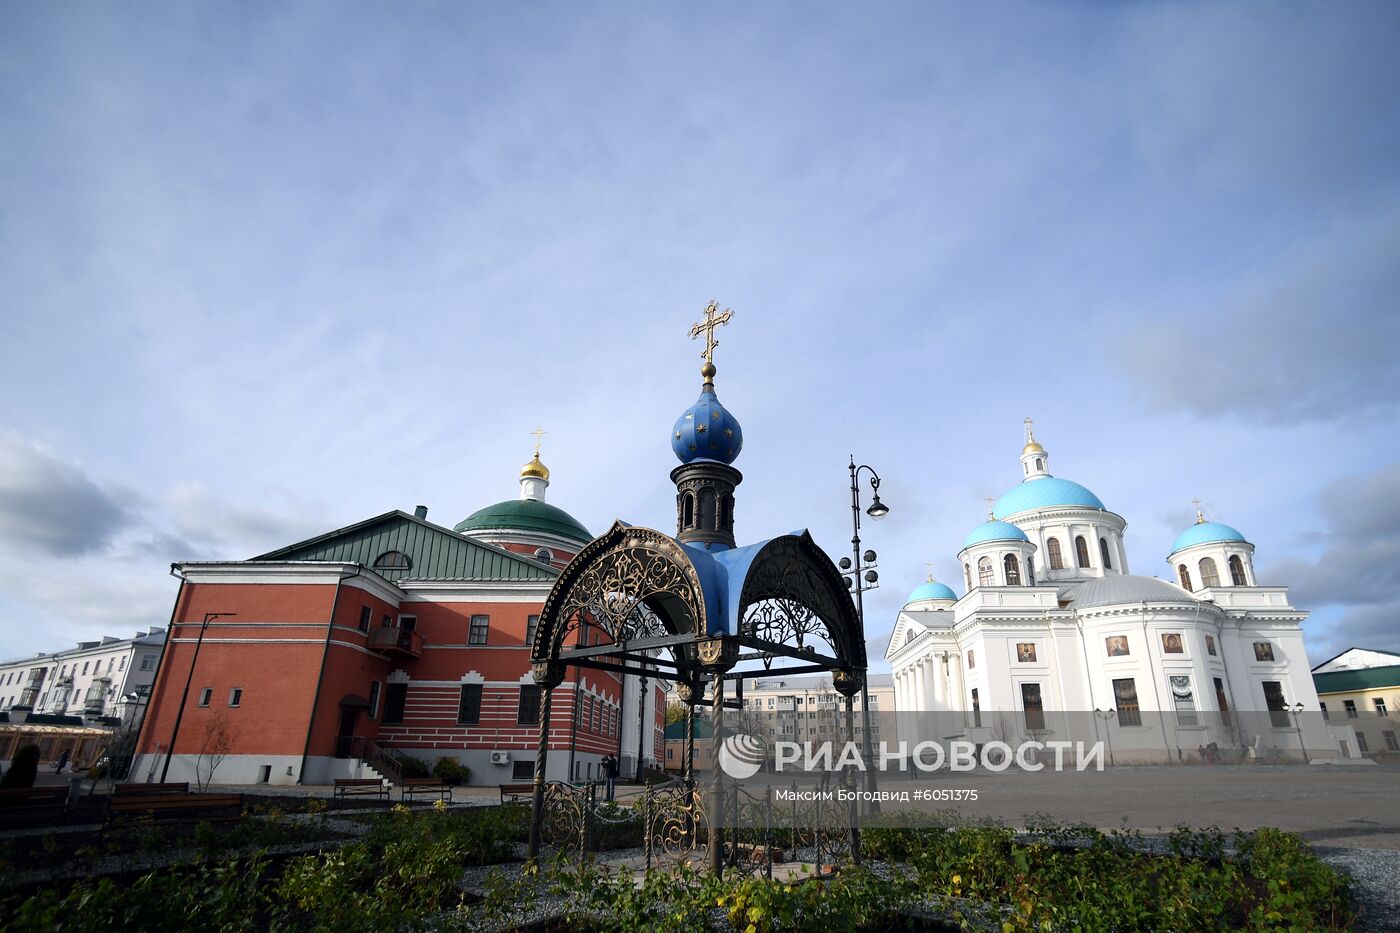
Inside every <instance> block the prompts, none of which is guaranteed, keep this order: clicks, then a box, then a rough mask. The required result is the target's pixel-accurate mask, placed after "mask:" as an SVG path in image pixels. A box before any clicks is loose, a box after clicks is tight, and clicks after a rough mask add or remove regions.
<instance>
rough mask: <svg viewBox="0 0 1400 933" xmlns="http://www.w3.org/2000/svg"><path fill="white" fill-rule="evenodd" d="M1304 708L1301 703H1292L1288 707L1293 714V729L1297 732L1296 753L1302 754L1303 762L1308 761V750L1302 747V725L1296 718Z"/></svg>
mask: <svg viewBox="0 0 1400 933" xmlns="http://www.w3.org/2000/svg"><path fill="white" fill-rule="evenodd" d="M1305 708H1306V707H1304V706H1303V704H1302V703H1294V704H1293V706H1292V707H1290V708H1289V712H1291V713H1292V714H1293V731H1294V732H1296V733H1298V754H1299V755H1302V756H1303V764H1307V763H1308V750H1307V749H1306V748H1304V747H1303V727H1302V725H1301V724H1300V723H1299V721H1298V720H1299V714H1300V713H1302V712H1303V710H1304V709H1305Z"/></svg>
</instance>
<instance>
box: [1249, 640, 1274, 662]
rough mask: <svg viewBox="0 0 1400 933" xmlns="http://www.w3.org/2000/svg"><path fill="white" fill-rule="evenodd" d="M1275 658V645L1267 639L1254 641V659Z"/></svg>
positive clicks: (1269, 659)
mask: <svg viewBox="0 0 1400 933" xmlns="http://www.w3.org/2000/svg"><path fill="white" fill-rule="evenodd" d="M1273 659H1274V646H1273V644H1271V643H1270V642H1267V641H1256V642H1255V643H1254V660H1256V661H1272V660H1273Z"/></svg>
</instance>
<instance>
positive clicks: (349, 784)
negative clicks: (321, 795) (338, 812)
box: [332, 778, 389, 803]
mask: <svg viewBox="0 0 1400 933" xmlns="http://www.w3.org/2000/svg"><path fill="white" fill-rule="evenodd" d="M346 797H378V798H379V799H380V800H383V801H384V802H385V803H388V802H389V788H388V787H387V786H385V784H384V782H383V781H381V780H380V779H379V778H336V779H335V790H334V791H332V799H333V800H344V799H345V798H346Z"/></svg>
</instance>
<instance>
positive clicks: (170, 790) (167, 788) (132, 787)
mask: <svg viewBox="0 0 1400 933" xmlns="http://www.w3.org/2000/svg"><path fill="white" fill-rule="evenodd" d="M189 792H190V782H189V781H180V782H178V783H176V782H172V783H170V784H118V785H117V786H115V787H113V788H112V796H113V797H130V796H132V795H133V794H135V795H137V796H142V795H150V794H188V793H189Z"/></svg>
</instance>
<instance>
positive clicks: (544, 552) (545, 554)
mask: <svg viewBox="0 0 1400 933" xmlns="http://www.w3.org/2000/svg"><path fill="white" fill-rule="evenodd" d="M535 560H537V561H539V562H540V563H542V564H544V565H545V566H546V567H548V566H549V564H550V562H551V561H553V560H554V552H553V551H551V550H550V549H549V548H547V547H542V548H538V549H537V550H536V551H535Z"/></svg>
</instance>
